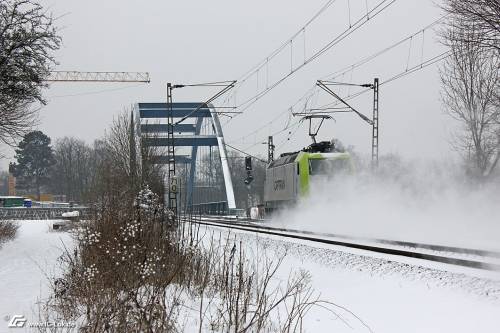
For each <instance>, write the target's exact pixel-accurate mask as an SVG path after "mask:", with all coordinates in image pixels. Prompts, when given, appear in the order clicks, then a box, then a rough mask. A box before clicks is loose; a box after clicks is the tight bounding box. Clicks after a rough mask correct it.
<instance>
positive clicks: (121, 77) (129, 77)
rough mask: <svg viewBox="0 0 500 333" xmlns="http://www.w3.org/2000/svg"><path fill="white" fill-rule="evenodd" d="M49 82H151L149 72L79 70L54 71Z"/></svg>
mask: <svg viewBox="0 0 500 333" xmlns="http://www.w3.org/2000/svg"><path fill="white" fill-rule="evenodd" d="M45 81H47V82H143V83H149V82H150V80H149V73H148V72H79V71H52V72H50V76H49V77H48V78H47V79H46V80H45Z"/></svg>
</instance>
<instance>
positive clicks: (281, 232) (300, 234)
mask: <svg viewBox="0 0 500 333" xmlns="http://www.w3.org/2000/svg"><path fill="white" fill-rule="evenodd" d="M185 221H186V222H191V223H196V224H201V225H206V226H213V227H223V228H229V229H235V230H242V231H249V232H256V233H261V234H265V235H273V236H280V237H285V238H292V239H299V240H305V241H311V242H316V243H321V244H328V245H336V246H342V247H347V248H353V249H359V250H365V251H370V252H375V253H381V254H389V255H396V256H402V257H407V258H414V259H422V260H427V261H433V262H438V263H444V264H451V265H456V266H463V267H469V268H477V269H482V270H490V271H500V264H493V263H488V262H484V261H477V260H469V259H461V258H452V257H446V256H443V255H436V254H428V253H421V252H414V251H408V250H403V249H394V248H386V247H381V246H376V245H368V244H360V243H355V242H352V241H340V240H333V239H325V238H320V237H313V236H327V237H336V238H343V239H351V240H354V238H352V237H348V236H337V235H332V234H320V233H314V232H310V231H299V230H294V229H284V228H273V227H267V226H256V225H251V224H246V225H245V224H242V223H234V222H227V221H217V222H214V221H212V222H208V221H203V220H185ZM362 240H363V241H367V240H368V239H362ZM372 241H376V240H372ZM378 241H379V242H381V243H385V244H388V245H398V246H410V247H416V248H424V249H430V250H435V251H443V252H453V253H455V254H473V255H479V254H482V255H483V256H489V257H499V258H500V253H497V252H490V251H483V250H475V249H463V248H458V247H449V246H439V245H429V244H419V243H412V242H401V241H388V240H378ZM443 249H445V250H443Z"/></svg>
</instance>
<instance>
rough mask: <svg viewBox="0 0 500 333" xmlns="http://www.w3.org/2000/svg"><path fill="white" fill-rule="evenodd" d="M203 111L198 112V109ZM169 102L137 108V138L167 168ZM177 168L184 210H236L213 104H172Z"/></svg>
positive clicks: (137, 106) (156, 161) (226, 158)
mask: <svg viewBox="0 0 500 333" xmlns="http://www.w3.org/2000/svg"><path fill="white" fill-rule="evenodd" d="M200 105H202V107H201V108H200V109H199V110H198V111H196V112H193V111H195V110H196V109H197V108H198V107H200ZM169 111H170V110H169V109H167V103H137V104H136V105H135V113H136V117H135V119H138V123H137V135H138V136H139V137H140V138H141V144H142V145H144V146H145V147H153V150H154V151H155V154H154V163H158V164H167V163H168V160H167V159H168V157H167V152H166V147H167V146H168V145H169V141H168V140H169V139H168V138H167V130H168V126H169V125H168V123H167V116H168V112H169ZM172 113H173V118H174V122H175V119H181V118H185V117H186V120H185V121H183V122H182V123H179V124H174V125H173V126H174V133H175V137H174V140H173V141H174V142H173V145H174V147H175V155H176V159H175V163H176V166H177V167H176V168H177V170H179V171H180V172H178V174H179V176H180V180H181V195H180V198H179V199H180V200H179V201H180V202H179V203H180V205H179V207H181V208H183V209H185V210H190V211H195V212H203V213H227V212H228V211H234V210H235V209H236V203H235V197H234V189H233V182H232V180H231V173H230V169H229V163H228V157H227V151H226V146H225V143H224V134H223V132H222V127H221V124H220V121H219V116H218V113H217V112H216V110H215V108H214V107H213V105H211V104H208V105H204V103H200V102H182V103H172Z"/></svg>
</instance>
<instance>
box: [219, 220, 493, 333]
mask: <svg viewBox="0 0 500 333" xmlns="http://www.w3.org/2000/svg"><path fill="white" fill-rule="evenodd" d="M214 229H217V228H214ZM223 232H224V230H223ZM234 235H235V236H236V239H237V240H241V241H243V244H245V245H246V248H247V251H251V252H253V253H254V254H255V255H254V256H255V257H261V256H262V255H263V253H264V252H266V253H267V256H271V257H272V256H274V257H278V256H279V255H280V254H282V253H284V252H286V257H285V260H284V262H283V265H282V266H281V268H280V270H279V275H280V276H281V278H282V279H283V280H284V279H286V277H287V276H288V274H289V273H290V271H292V270H298V269H304V270H307V271H309V272H310V273H311V278H312V286H313V287H314V288H315V290H316V291H317V292H318V293H320V295H321V299H324V300H327V301H331V302H334V303H335V304H338V305H339V306H342V307H345V308H346V309H348V310H350V311H352V312H353V313H354V314H355V315H356V316H358V317H359V318H361V319H362V320H363V322H364V323H365V324H366V325H367V326H368V327H369V329H368V328H366V327H365V326H364V325H363V324H362V323H360V322H359V321H358V320H357V319H356V318H355V317H354V316H353V315H351V314H349V313H348V312H346V311H344V310H342V309H340V308H338V309H336V310H337V311H338V314H339V315H340V316H341V317H342V318H343V319H344V320H345V321H347V322H348V323H349V325H346V323H345V322H344V321H342V320H339V318H337V317H335V316H334V315H332V314H331V313H328V312H326V311H323V310H321V309H316V310H314V311H312V312H310V313H309V315H308V317H307V326H306V327H307V331H308V332H369V331H370V329H371V331H373V332H384V333H385V332H498V329H499V327H500V273H492V272H483V271H480V270H474V269H467V268H461V267H455V266H452V265H438V264H434V265H433V264H428V263H424V262H423V261H421V260H418V259H413V260H412V259H408V260H400V259H399V258H396V257H394V256H389V255H378V256H376V257H373V256H372V255H371V254H370V253H367V252H366V251H361V250H346V249H344V248H340V247H331V246H322V245H316V244H312V243H310V242H307V241H296V240H294V241H293V242H292V241H289V240H286V241H283V240H281V239H279V238H278V237H277V236H262V235H257V234H255V233H252V232H238V231H236V232H234Z"/></svg>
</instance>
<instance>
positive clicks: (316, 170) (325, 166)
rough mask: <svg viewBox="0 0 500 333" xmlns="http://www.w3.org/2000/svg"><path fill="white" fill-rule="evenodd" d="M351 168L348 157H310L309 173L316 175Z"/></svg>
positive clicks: (329, 173) (330, 173)
mask: <svg viewBox="0 0 500 333" xmlns="http://www.w3.org/2000/svg"><path fill="white" fill-rule="evenodd" d="M348 170H349V160H347V159H340V158H338V159H325V160H319V159H310V160H309V173H310V175H311V176H314V175H333V174H335V173H339V172H345V171H348Z"/></svg>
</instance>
